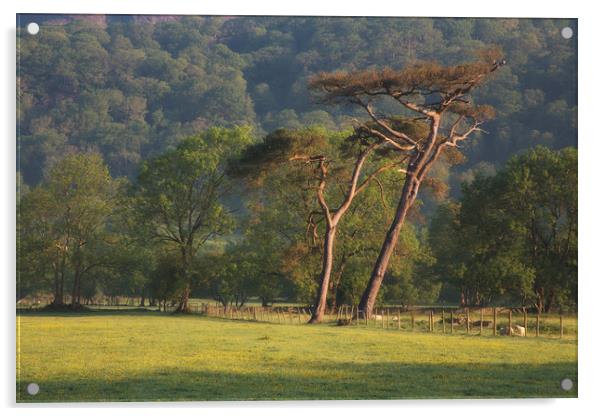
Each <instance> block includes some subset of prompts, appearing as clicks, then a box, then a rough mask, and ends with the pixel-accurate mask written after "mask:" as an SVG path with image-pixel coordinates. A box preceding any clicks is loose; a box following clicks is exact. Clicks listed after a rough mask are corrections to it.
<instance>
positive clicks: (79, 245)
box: [19, 153, 118, 306]
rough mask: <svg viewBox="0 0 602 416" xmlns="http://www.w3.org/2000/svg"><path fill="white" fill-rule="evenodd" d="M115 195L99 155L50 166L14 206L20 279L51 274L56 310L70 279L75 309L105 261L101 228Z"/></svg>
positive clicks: (107, 245)
mask: <svg viewBox="0 0 602 416" xmlns="http://www.w3.org/2000/svg"><path fill="white" fill-rule="evenodd" d="M117 190H118V186H117V184H116V183H114V181H113V180H112V179H111V176H110V175H109V172H108V169H107V167H106V165H105V164H104V162H103V160H102V157H101V156H100V155H99V154H96V153H91V154H79V153H75V154H71V155H68V156H66V157H65V158H64V159H62V160H60V161H58V162H57V163H56V164H54V165H53V166H52V167H51V168H50V170H49V171H48V174H47V177H46V178H45V180H44V182H43V183H42V184H41V185H39V186H36V187H35V188H33V189H32V190H31V191H30V192H29V193H27V194H26V195H24V196H23V198H22V199H21V201H20V204H19V240H20V242H21V244H20V246H19V248H20V256H19V264H20V266H22V268H20V271H21V273H23V274H24V275H23V279H22V280H24V281H27V280H28V279H27V277H26V276H27V275H28V274H31V273H34V274H39V275H45V274H47V273H48V274H51V275H52V276H53V277H52V280H53V286H54V303H55V304H56V305H62V304H63V301H64V288H65V284H66V279H67V278H68V277H70V280H71V283H72V290H71V303H72V304H73V305H74V306H78V305H79V304H80V300H81V288H82V282H83V281H84V279H86V277H87V275H88V273H89V272H90V271H91V270H92V269H93V268H97V267H100V266H102V265H104V264H107V263H108V261H109V258H110V255H109V252H110V250H111V248H110V243H109V242H108V239H109V238H110V236H109V235H108V230H107V228H106V223H107V220H108V218H109V216H110V215H111V214H112V212H113V206H114V203H115V201H116V194H117Z"/></svg>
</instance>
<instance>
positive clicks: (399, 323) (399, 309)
mask: <svg viewBox="0 0 602 416" xmlns="http://www.w3.org/2000/svg"><path fill="white" fill-rule="evenodd" d="M397 329H398V330H401V308H397Z"/></svg>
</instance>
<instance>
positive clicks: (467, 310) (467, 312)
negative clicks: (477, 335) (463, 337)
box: [466, 308, 470, 334]
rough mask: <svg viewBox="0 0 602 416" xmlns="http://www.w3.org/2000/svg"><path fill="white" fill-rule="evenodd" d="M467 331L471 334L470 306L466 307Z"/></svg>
mask: <svg viewBox="0 0 602 416" xmlns="http://www.w3.org/2000/svg"><path fill="white" fill-rule="evenodd" d="M466 333H467V334H470V308H466Z"/></svg>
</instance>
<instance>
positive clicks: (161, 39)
mask: <svg viewBox="0 0 602 416" xmlns="http://www.w3.org/2000/svg"><path fill="white" fill-rule="evenodd" d="M40 17H41V16H31V18H30V19H28V18H27V16H24V17H22V23H23V24H25V23H26V22H27V21H29V20H34V19H35V18H37V19H38V21H40ZM42 17H43V19H42V20H45V21H44V22H43V23H42V30H41V32H40V34H39V35H38V36H27V34H26V33H23V34H21V33H20V34H19V38H18V53H19V62H20V65H19V71H18V72H19V73H18V79H19V88H18V93H19V108H18V121H19V135H20V141H19V150H20V157H19V171H20V173H21V175H22V177H23V179H24V182H25V184H27V185H34V184H36V183H38V182H39V181H40V179H41V177H42V173H43V171H44V169H45V167H46V166H47V165H48V164H49V163H50V162H51V161H53V160H55V159H56V158H57V157H60V156H61V155H63V154H64V153H65V152H66V151H68V149H70V148H77V149H85V150H91V149H94V150H98V151H100V152H101V153H102V155H103V157H104V159H105V161H106V162H107V163H108V165H109V168H110V172H111V174H112V175H113V176H128V177H130V178H132V177H133V176H134V175H135V172H136V170H137V167H138V164H139V163H140V161H142V160H144V159H146V158H148V157H149V156H150V155H153V154H158V153H160V152H162V151H163V150H165V149H166V148H169V147H170V146H173V145H174V144H175V143H177V141H178V139H180V138H182V137H185V136H188V135H191V134H194V133H199V132H201V131H203V130H204V129H206V128H208V127H209V126H215V125H218V126H233V125H241V124H250V125H252V126H254V127H255V129H256V132H257V135H258V136H259V135H261V134H262V133H266V132H270V131H273V130H275V129H277V128H282V127H284V128H300V127H301V126H307V125H312V124H317V125H321V126H324V127H326V128H329V129H336V128H341V127H346V126H348V125H349V123H350V117H353V116H356V117H362V115H361V113H359V112H356V111H357V110H355V109H353V108H347V107H328V108H327V107H324V106H321V105H319V104H317V103H315V102H314V101H315V100H312V97H311V96H310V94H309V92H308V89H307V80H308V77H309V76H311V75H312V74H315V73H317V72H320V71H332V70H338V69H345V70H354V69H362V68H368V67H383V66H390V67H392V68H401V67H404V66H407V65H409V64H412V63H416V62H417V61H429V60H437V61H440V62H442V63H444V64H454V63H459V62H463V61H465V60H467V59H470V57H471V53H472V51H474V50H475V49H478V48H479V47H482V46H484V45H487V44H498V45H500V46H501V47H502V48H503V50H504V53H505V57H506V60H507V62H508V64H507V65H506V66H505V67H504V68H503V69H502V70H501V71H500V73H499V74H498V76H497V77H496V78H495V80H493V81H492V82H491V83H489V84H488V85H486V86H484V87H483V88H482V89H480V90H479V91H478V92H477V94H476V98H477V99H478V100H479V102H482V103H488V104H491V105H493V106H494V107H495V108H496V111H497V118H496V119H495V120H494V121H491V122H490V123H488V124H487V126H486V130H487V131H488V132H489V134H487V135H484V136H482V137H481V138H480V140H478V141H473V142H471V143H470V145H467V146H469V148H468V149H466V150H467V152H466V154H467V156H468V158H467V159H468V160H467V163H465V164H463V165H462V166H460V167H459V168H458V172H464V176H461V178H466V175H469V176H470V175H471V172H470V168H471V167H473V166H474V165H477V164H481V165H483V164H493V165H497V166H499V164H500V163H501V162H504V161H505V160H506V159H508V157H509V156H510V155H512V154H514V153H516V152H517V151H519V150H522V149H526V148H529V147H533V146H534V145H537V144H542V145H544V146H548V147H551V148H562V147H565V146H569V145H570V146H574V145H576V140H577V139H576V137H577V136H576V120H577V110H576V99H577V89H576V88H577V85H576V57H575V51H576V47H575V45H576V40H575V39H572V40H566V39H563V38H562V37H561V36H559V30H560V28H562V27H563V26H564V25H565V24H566V22H563V21H560V20H557V21H554V20H536V19H535V20H534V19H427V18H419V19H406V18H403V19H402V18H326V17H320V18H305V17H193V16H185V17H144V16H138V17H127V16H87V17H71V18H66V17H64V16H54V17H53V16H52V15H46V16H42ZM486 167H487V166H484V168H486ZM482 168H483V167H482Z"/></svg>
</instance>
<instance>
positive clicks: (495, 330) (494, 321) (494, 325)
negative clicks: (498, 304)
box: [493, 307, 497, 336]
mask: <svg viewBox="0 0 602 416" xmlns="http://www.w3.org/2000/svg"><path fill="white" fill-rule="evenodd" d="M496 335H497V308H495V307H494V308H493V336H496Z"/></svg>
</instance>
